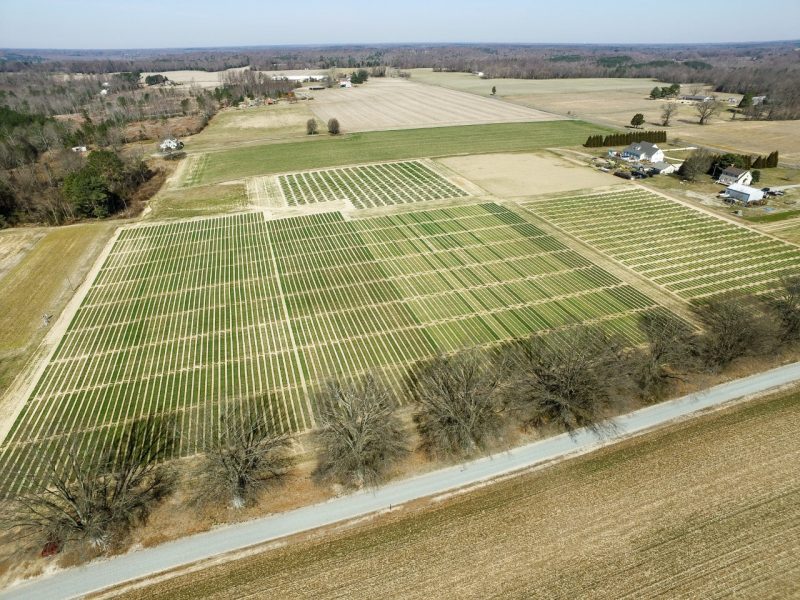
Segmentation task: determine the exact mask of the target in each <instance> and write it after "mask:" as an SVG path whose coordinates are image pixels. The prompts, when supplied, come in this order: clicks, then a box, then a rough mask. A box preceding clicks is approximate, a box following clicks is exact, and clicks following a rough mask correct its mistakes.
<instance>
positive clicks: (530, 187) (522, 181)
mask: <svg viewBox="0 0 800 600" xmlns="http://www.w3.org/2000/svg"><path fill="white" fill-rule="evenodd" d="M438 162H440V163H442V164H443V165H445V166H446V167H448V168H449V169H452V170H453V171H455V172H456V173H458V174H459V175H461V176H462V177H464V178H466V179H469V180H470V181H473V182H474V183H476V184H477V185H479V186H480V187H482V188H483V189H484V190H486V191H487V192H489V193H490V194H494V195H495V196H498V197H500V198H514V197H518V196H534V195H539V194H552V193H557V192H566V191H569V190H578V189H586V188H597V187H602V186H608V185H615V184H617V183H618V182H619V183H621V182H622V180H620V179H619V178H614V177H610V176H609V175H607V174H604V173H600V172H598V171H595V170H593V169H591V168H589V167H587V166H584V165H579V164H575V163H573V162H570V161H568V160H566V159H565V158H562V157H559V156H556V155H554V154H552V153H544V152H542V153H536V154H476V155H471V156H453V157H449V158H441V159H439V160H438Z"/></svg>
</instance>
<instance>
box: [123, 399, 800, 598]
mask: <svg viewBox="0 0 800 600" xmlns="http://www.w3.org/2000/svg"><path fill="white" fill-rule="evenodd" d="M798 435H800V395H798V393H797V392H793V393H789V394H787V395H783V396H779V397H776V398H772V399H767V400H763V401H756V402H754V403H753V402H751V403H748V404H745V405H741V406H739V407H735V408H733V409H731V410H730V411H726V412H724V413H715V414H712V415H707V416H705V417H702V418H699V419H697V420H693V421H691V422H689V423H684V424H679V425H676V426H674V427H671V428H669V429H667V430H664V431H658V432H655V433H651V434H649V435H647V436H645V437H642V438H636V439H633V440H629V441H627V442H624V443H621V444H617V445H614V446H612V447H609V448H606V449H604V450H601V451H599V452H596V453H593V454H590V455H588V456H584V457H580V458H577V459H575V460H572V461H568V462H565V463H562V464H560V465H557V466H555V467H552V468H548V469H545V470H542V471H539V472H535V473H531V474H527V475H522V476H519V477H514V478H512V479H509V480H507V481H503V482H498V483H495V484H494V485H491V486H485V487H483V488H482V489H479V490H476V491H473V492H470V493H467V494H462V495H456V496H455V497H453V498H450V499H449V500H445V501H441V502H436V503H434V504H433V506H431V507H429V508H425V509H422V510H411V511H410V512H405V511H401V512H399V513H396V514H390V515H384V516H382V517H380V518H379V520H378V522H377V523H375V522H373V523H367V524H362V525H361V526H356V528H355V529H354V530H347V529H345V530H342V531H338V532H332V533H330V534H329V535H327V536H323V537H321V538H318V539H312V540H310V541H304V542H299V543H297V544H290V545H288V546H286V547H284V548H279V549H273V550H264V551H260V552H259V553H258V554H255V555H254V556H251V557H248V558H244V559H241V560H236V561H231V562H228V563H224V564H221V565H216V566H210V567H208V568H206V569H203V570H201V571H199V572H193V573H191V574H188V575H182V576H180V577H177V578H175V579H172V580H167V581H163V582H160V583H156V584H154V585H150V586H147V587H143V588H141V589H137V590H134V591H132V592H129V593H127V594H123V595H122V596H121V597H122V598H124V599H125V600H134V599H137V598H147V599H148V600H152V599H160V598H170V599H181V600H189V599H191V598H207V599H208V598H211V599H214V600H224V599H228V598H242V597H259V598H301V599H302V598H333V597H336V598H344V597H348V598H382V597H392V598H403V599H409V600H410V599H424V598H458V599H464V598H495V597H502V598H564V599H567V598H594V599H597V600H605V599H608V600H612V599H613V600H617V599H619V598H656V597H658V598H660V597H664V598H719V597H728V596H732V595H736V594H737V593H739V594H741V595H742V596H743V597H747V598H774V599H778V598H789V597H797V595H798V594H800V561H798V560H797V556H798V552H799V551H800V533H799V532H800V471H798V469H797V464H798V460H800V453H799V451H798V447H797V437H798ZM387 564H388V565H391V568H390V569H387V568H386V565H387ZM376 573H379V574H380V575H379V576H378V575H375V574H376Z"/></svg>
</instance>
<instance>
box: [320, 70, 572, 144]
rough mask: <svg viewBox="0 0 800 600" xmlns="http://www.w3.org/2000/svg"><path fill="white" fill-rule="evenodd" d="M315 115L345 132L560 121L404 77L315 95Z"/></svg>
mask: <svg viewBox="0 0 800 600" xmlns="http://www.w3.org/2000/svg"><path fill="white" fill-rule="evenodd" d="M312 110H313V111H314V114H315V115H316V116H317V117H318V118H319V119H320V120H322V122H323V123H326V122H327V121H328V119H331V118H336V119H338V120H339V123H340V124H341V126H342V129H343V130H344V131H378V130H383V129H416V128H418V127H442V126H451V125H477V124H482V123H516V122H524V121H556V120H560V119H563V118H564V117H562V116H559V115H555V114H549V113H546V112H542V111H540V110H535V109H533V108H528V107H526V106H519V105H514V104H511V103H509V102H502V101H500V100H498V99H496V98H481V97H480V96H475V95H473V94H465V93H463V92H460V91H456V90H451V89H447V88H443V87H440V88H436V87H431V86H425V85H420V84H418V83H413V82H411V81H405V80H403V79H370V80H369V82H368V83H367V84H366V85H361V86H356V87H353V88H348V89H340V88H331V89H326V90H321V91H315V92H314V102H313V104H312Z"/></svg>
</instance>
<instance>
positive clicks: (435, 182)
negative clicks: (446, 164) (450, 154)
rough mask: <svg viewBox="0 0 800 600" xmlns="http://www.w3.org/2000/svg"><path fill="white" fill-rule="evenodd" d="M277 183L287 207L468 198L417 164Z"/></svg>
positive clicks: (306, 175)
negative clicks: (339, 202) (324, 203)
mask: <svg viewBox="0 0 800 600" xmlns="http://www.w3.org/2000/svg"><path fill="white" fill-rule="evenodd" d="M278 182H279V184H280V187H281V191H282V192H283V196H284V198H286V202H287V204H289V206H297V205H302V204H316V203H317V202H332V201H336V200H346V201H348V202H350V203H351V204H352V205H353V206H355V207H356V208H375V207H378V206H392V205H394V204H407V203H412V202H424V201H426V200H439V199H442V198H458V197H460V196H467V195H468V194H467V193H466V192H465V191H464V190H462V189H460V188H459V187H458V186H455V185H453V184H452V183H450V182H449V181H447V180H446V179H445V178H444V177H442V176H441V175H439V174H438V173H435V172H434V171H432V170H431V169H429V168H428V167H426V166H425V165H423V164H422V163H420V162H417V161H411V162H396V163H379V164H375V165H363V166H358V167H343V168H339V169H325V170H321V171H308V172H303V173H290V174H288V175H280V176H279V177H278Z"/></svg>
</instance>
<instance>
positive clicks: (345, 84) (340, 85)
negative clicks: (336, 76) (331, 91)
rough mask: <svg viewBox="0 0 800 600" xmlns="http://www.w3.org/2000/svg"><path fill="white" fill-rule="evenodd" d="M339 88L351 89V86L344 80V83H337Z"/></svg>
mask: <svg viewBox="0 0 800 600" xmlns="http://www.w3.org/2000/svg"><path fill="white" fill-rule="evenodd" d="M339 87H340V88H351V87H353V84H352V83H350V81H348V80H346V79H345V80H344V81H340V82H339Z"/></svg>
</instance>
